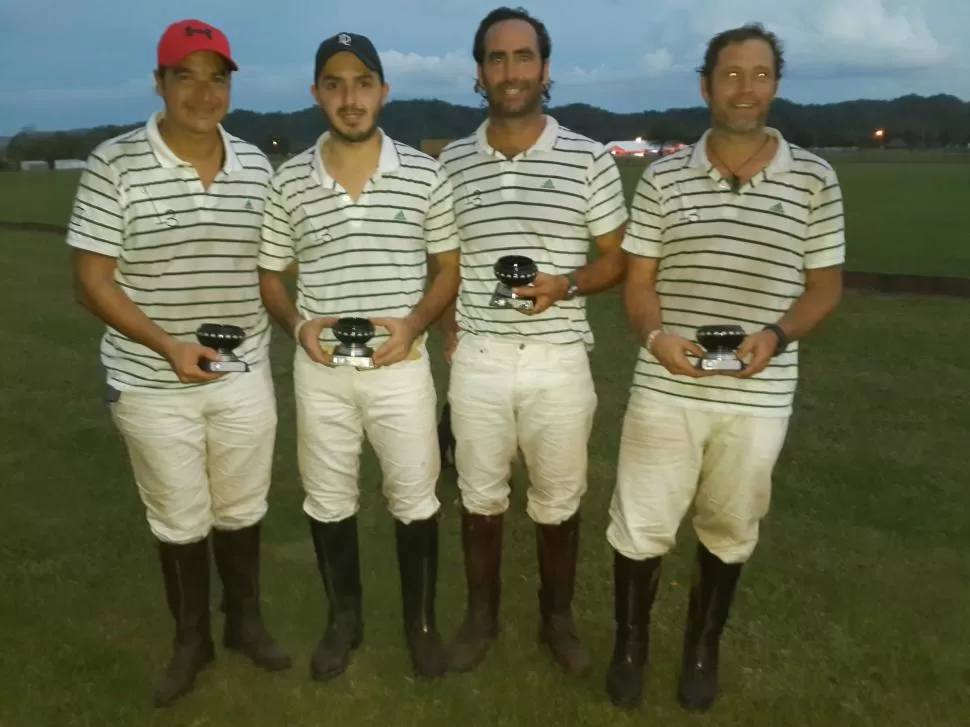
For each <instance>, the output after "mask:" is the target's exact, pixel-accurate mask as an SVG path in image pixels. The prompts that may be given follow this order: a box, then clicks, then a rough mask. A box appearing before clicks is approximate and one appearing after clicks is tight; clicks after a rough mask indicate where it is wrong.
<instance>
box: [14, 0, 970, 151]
mask: <svg viewBox="0 0 970 727" xmlns="http://www.w3.org/2000/svg"><path fill="white" fill-rule="evenodd" d="M493 7H495V5H494V4H493V3H490V2H480V1H478V2H473V1H472V0H369V1H368V2H339V3H338V2H321V3H308V2H292V1H291V0H273V1H272V2H260V3H255V2H248V1H247V0H194V1H193V2H188V1H186V0H167V1H166V2H145V3H140V2H139V3H135V2H117V1H115V2H110V1H109V0H83V1H80V2H79V1H78V0H30V1H29V2H28V1H23V0H0V27H2V28H3V29H4V37H3V42H2V43H0V68H2V71H0V135H9V134H13V133H16V132H17V131H18V130H19V129H21V128H23V127H25V126H28V125H32V126H35V127H37V128H38V129H41V130H55V129H69V128H79V127H88V126H94V125H99V124H108V123H118V124H125V123H132V122H137V121H141V120H143V119H144V118H145V117H146V116H147V115H148V114H150V113H151V112H152V111H153V110H155V109H157V108H158V107H159V100H158V99H157V97H156V96H155V95H154V92H153V89H152V80H151V71H152V68H153V64H154V62H155V47H156V43H157V41H158V37H159V35H160V34H161V32H162V30H163V29H164V28H165V26H166V25H167V24H168V23H170V22H172V21H175V20H179V19H182V18H189V17H192V18H200V19H202V20H205V21H207V22H210V23H213V24H214V25H217V26H219V27H221V28H222V29H223V30H224V31H225V32H226V33H227V35H228V36H229V40H230V42H231V43H232V45H233V51H234V55H235V56H236V60H237V61H238V62H239V64H240V66H241V69H240V71H239V73H238V74H237V75H236V76H235V78H234V81H233V84H234V85H233V98H232V107H233V108H235V109H250V110H254V111H274V110H282V111H295V110H298V109H301V108H305V107H307V106H309V105H311V103H312V101H311V99H310V96H309V84H310V83H311V76H312V68H313V54H314V52H315V51H316V46H317V44H318V43H319V42H320V40H322V39H323V38H324V37H326V36H328V35H331V34H333V33H337V32H341V31H351V32H359V33H364V34H366V35H369V36H370V37H371V39H372V40H373V41H374V44H375V45H376V46H377V48H378V49H379V51H380V52H381V55H382V57H383V60H384V63H385V66H386V72H387V80H388V83H389V84H390V86H391V96H390V98H391V99H392V100H393V99H406V98H438V99H443V100H446V101H451V102H454V103H462V104H468V105H476V104H477V103H478V101H477V99H476V97H475V96H474V95H473V94H472V91H471V89H472V86H473V82H474V62H473V60H472V57H471V42H472V37H473V35H474V32H475V28H476V26H477V24H478V22H479V21H480V20H481V18H482V17H483V16H484V15H485V14H486V13H487V12H488V11H489V10H491V9H492V8H493ZM525 7H526V8H527V9H528V10H529V11H530V12H532V13H533V14H534V15H537V16H538V17H539V18H540V19H542V20H543V21H544V22H545V23H546V25H547V26H548V28H549V31H550V33H551V35H552V41H553V53H552V78H553V80H554V81H555V86H554V88H553V98H552V104H553V106H555V105H559V104H563V103H572V102H577V101H578V102H585V103H590V104H593V105H597V106H602V107H604V108H608V109H611V110H614V111H640V110H644V109H664V108H670V107H676V106H693V105H697V104H699V103H700V98H699V95H698V90H697V77H696V73H695V68H696V67H697V65H698V64H699V63H700V60H701V56H702V54H703V48H704V45H705V42H706V41H707V40H708V39H709V38H710V36H711V35H713V34H715V33H717V32H718V31H720V30H723V29H725V28H728V27H732V26H734V25H739V24H742V23H744V22H748V21H753V20H757V21H761V22H762V23H764V24H765V25H766V26H767V27H768V28H769V29H770V30H773V31H775V32H776V33H778V34H779V35H780V36H781V38H782V41H783V42H784V43H785V48H786V52H787V60H788V65H789V70H788V73H787V74H786V77H785V78H784V79H783V81H782V88H781V92H780V95H781V96H783V97H785V98H788V99H791V100H793V101H797V102H814V103H824V102H830V101H840V100H846V99H854V98H893V97H896V96H901V95H904V94H907V93H919V94H934V93H950V94H954V95H956V96H958V97H960V98H962V99H964V100H968V99H970V42H968V41H970V3H968V2H965V1H964V0H960V1H958V0H734V1H729V0H691V1H690V2H687V1H685V0H604V1H603V2H602V3H601V4H600V5H599V9H598V10H596V11H591V10H590V8H591V7H594V6H593V5H592V3H590V2H589V1H588V0H587V1H585V2H579V1H578V0H536V1H534V2H529V3H526V4H525Z"/></svg>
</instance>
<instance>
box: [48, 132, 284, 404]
mask: <svg viewBox="0 0 970 727" xmlns="http://www.w3.org/2000/svg"><path fill="white" fill-rule="evenodd" d="M161 118H162V113H157V114H155V115H154V116H152V117H151V119H149V121H148V122H147V123H146V124H145V126H143V127H140V128H138V129H135V130H133V131H131V132H128V133H126V134H122V135H121V136H118V137H115V138H113V139H109V140H108V141H105V142H104V143H102V144H100V145H99V146H98V147H97V148H96V149H95V150H94V151H93V152H92V153H91V155H90V156H89V158H88V160H87V165H86V168H85V169H84V171H83V172H82V174H81V178H80V183H79V185H78V190H77V195H76V197H75V202H74V209H73V212H72V214H71V219H70V222H69V224H68V232H67V243H68V245H70V246H71V247H74V248H77V249H79V250H85V251H88V252H93V253H97V254H100V255H106V256H109V257H113V258H116V259H117V267H116V270H115V281H116V282H117V284H118V285H119V286H120V288H121V289H122V290H123V291H124V292H125V294H126V295H127V296H128V297H129V298H130V299H131V300H132V301H133V302H134V303H135V305H137V306H138V307H139V308H140V309H141V310H142V311H143V312H144V313H145V315H147V316H148V317H149V318H150V319H151V320H152V321H154V322H155V323H156V324H157V325H158V326H159V327H161V328H162V329H163V330H164V331H166V332H167V333H169V334H170V335H172V336H173V337H175V338H177V339H178V340H180V341H189V342H195V341H196V337H195V332H196V330H197V329H198V327H199V326H200V325H201V324H203V323H208V322H212V323H229V324H234V325H237V326H241V327H242V328H243V330H245V331H246V334H247V338H246V340H245V341H244V342H243V343H242V344H241V345H240V346H239V347H238V348H237V349H236V350H235V353H236V354H237V355H238V356H239V357H240V358H241V359H242V360H244V361H246V362H247V363H248V364H249V365H250V366H254V365H258V364H260V363H261V362H263V361H264V360H266V359H267V358H268V355H269V352H268V345H269V331H270V327H269V318H268V316H267V313H266V310H265V309H264V308H263V305H262V302H261V300H260V295H259V275H258V270H257V267H256V258H257V254H258V251H259V229H260V223H261V220H262V214H263V203H264V200H265V197H266V192H267V188H268V185H269V179H270V175H271V174H272V171H273V169H272V166H271V165H270V163H269V161H268V160H267V158H266V155H265V154H263V152H261V151H260V150H259V149H258V148H257V147H255V146H253V145H252V144H248V143H247V142H245V141H243V140H241V139H238V138H236V137H235V136H232V135H231V134H229V133H227V132H226V131H225V130H224V129H222V128H221V127H220V129H219V132H220V134H221V136H222V140H223V143H224V145H225V162H224V164H223V168H222V170H221V171H220V172H219V174H218V175H217V176H216V178H215V180H214V181H213V182H212V184H211V185H210V186H209V188H208V189H205V188H203V186H202V182H201V180H200V178H199V175H198V173H197V172H196V170H195V168H194V167H193V166H192V165H191V164H189V163H187V162H184V161H182V160H181V159H179V158H178V157H177V156H175V154H174V153H173V152H172V150H171V149H169V148H168V146H167V145H166V144H165V142H164V141H163V140H162V137H161V134H160V133H159V130H158V122H159V120H160V119H161ZM101 360H102V363H103V365H104V367H105V368H106V370H107V378H108V384H109V385H111V386H113V387H114V388H116V389H118V390H122V391H123V390H130V389H162V390H164V389H189V388H195V387H198V386H212V385H218V384H220V383H221V382H224V381H226V380H228V379H229V378H230V377H223V378H221V379H219V380H217V381H215V382H211V383H207V384H183V383H181V382H180V381H179V380H178V377H177V376H176V374H175V371H174V370H173V369H172V367H171V365H170V364H169V363H168V361H167V360H165V359H164V358H163V357H162V356H160V355H159V354H157V353H155V351H153V350H151V349H149V348H147V347H146V346H143V345H141V344H140V343H136V342H134V341H132V340H130V339H129V338H128V337H126V336H124V335H123V334H121V333H120V332H118V331H116V330H114V329H112V328H110V327H108V329H107V330H106V332H105V334H104V336H103V337H102V341H101Z"/></svg>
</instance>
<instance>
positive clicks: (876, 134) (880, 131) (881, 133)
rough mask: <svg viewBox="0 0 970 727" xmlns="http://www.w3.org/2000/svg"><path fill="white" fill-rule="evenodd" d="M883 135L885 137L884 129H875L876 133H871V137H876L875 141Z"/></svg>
mask: <svg viewBox="0 0 970 727" xmlns="http://www.w3.org/2000/svg"><path fill="white" fill-rule="evenodd" d="M885 135H886V130H885V129H876V131H875V132H874V133H873V136H874V137H876V138H877V139H881V138H882V137H884V136H885Z"/></svg>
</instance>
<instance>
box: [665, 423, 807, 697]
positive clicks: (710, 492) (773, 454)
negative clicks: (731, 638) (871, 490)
mask: <svg viewBox="0 0 970 727" xmlns="http://www.w3.org/2000/svg"><path fill="white" fill-rule="evenodd" d="M712 420H713V421H714V424H713V429H712V436H711V441H710V445H709V447H708V451H707V453H706V455H705V461H704V467H703V471H702V474H701V483H700V487H699V491H698V495H697V501H696V515H695V517H694V529H695V530H696V532H697V535H698V539H699V540H700V544H699V545H698V548H697V556H696V560H695V564H694V573H693V577H692V579H691V590H690V600H689V603H688V609H687V623H686V625H685V629H684V650H683V659H682V665H681V675H680V683H679V687H678V700H679V701H680V704H681V705H682V706H683V707H684V708H686V709H689V710H695V711H703V710H707V709H709V708H710V707H711V706H712V705H713V703H714V700H715V699H716V696H717V690H718V668H719V663H720V642H721V634H722V633H723V630H724V626H725V624H726V622H727V620H728V615H729V613H730V609H731V605H732V602H733V600H734V594H735V591H736V588H737V583H738V579H739V577H740V574H741V568H742V564H743V563H744V562H745V561H746V560H747V559H748V558H749V557H750V555H751V553H752V552H753V550H754V547H755V544H756V543H757V540H758V524H759V522H760V521H761V519H762V518H763V517H764V516H765V515H766V514H767V512H768V502H769V498H770V492H771V472H772V469H773V468H774V463H775V461H776V460H777V458H778V454H779V453H780V451H781V448H782V445H783V443H784V439H785V434H786V432H787V426H788V424H787V420H785V419H769V418H767V417H765V418H761V417H745V416H730V415H719V416H713V417H712Z"/></svg>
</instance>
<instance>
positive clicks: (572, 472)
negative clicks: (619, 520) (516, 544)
mask: <svg viewBox="0 0 970 727" xmlns="http://www.w3.org/2000/svg"><path fill="white" fill-rule="evenodd" d="M522 369H525V370H522ZM522 369H520V379H519V386H518V390H517V392H516V402H515V403H516V406H515V414H516V419H517V421H518V427H519V438H520V439H519V441H520V443H521V447H522V454H523V455H524V457H525V462H526V466H527V467H528V470H529V480H530V488H529V492H528V505H527V512H528V514H529V517H530V518H532V520H533V521H534V522H537V523H541V524H548V525H554V524H557V523H561V522H564V521H565V520H568V519H569V518H570V517H572V516H573V515H574V514H575V513H576V512H577V510H579V505H580V501H581V499H582V497H583V495H584V494H585V493H586V486H587V471H588V462H589V458H588V455H587V448H588V443H589V435H590V431H591V430H592V426H593V417H594V415H595V413H596V404H597V397H596V389H595V387H594V385H593V377H592V375H591V374H590V370H589V361H588V358H587V355H586V350H585V348H584V347H582V346H580V345H576V346H566V347H559V346H542V347H536V350H534V351H533V352H532V353H530V354H528V355H527V357H526V358H524V359H523V362H522Z"/></svg>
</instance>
